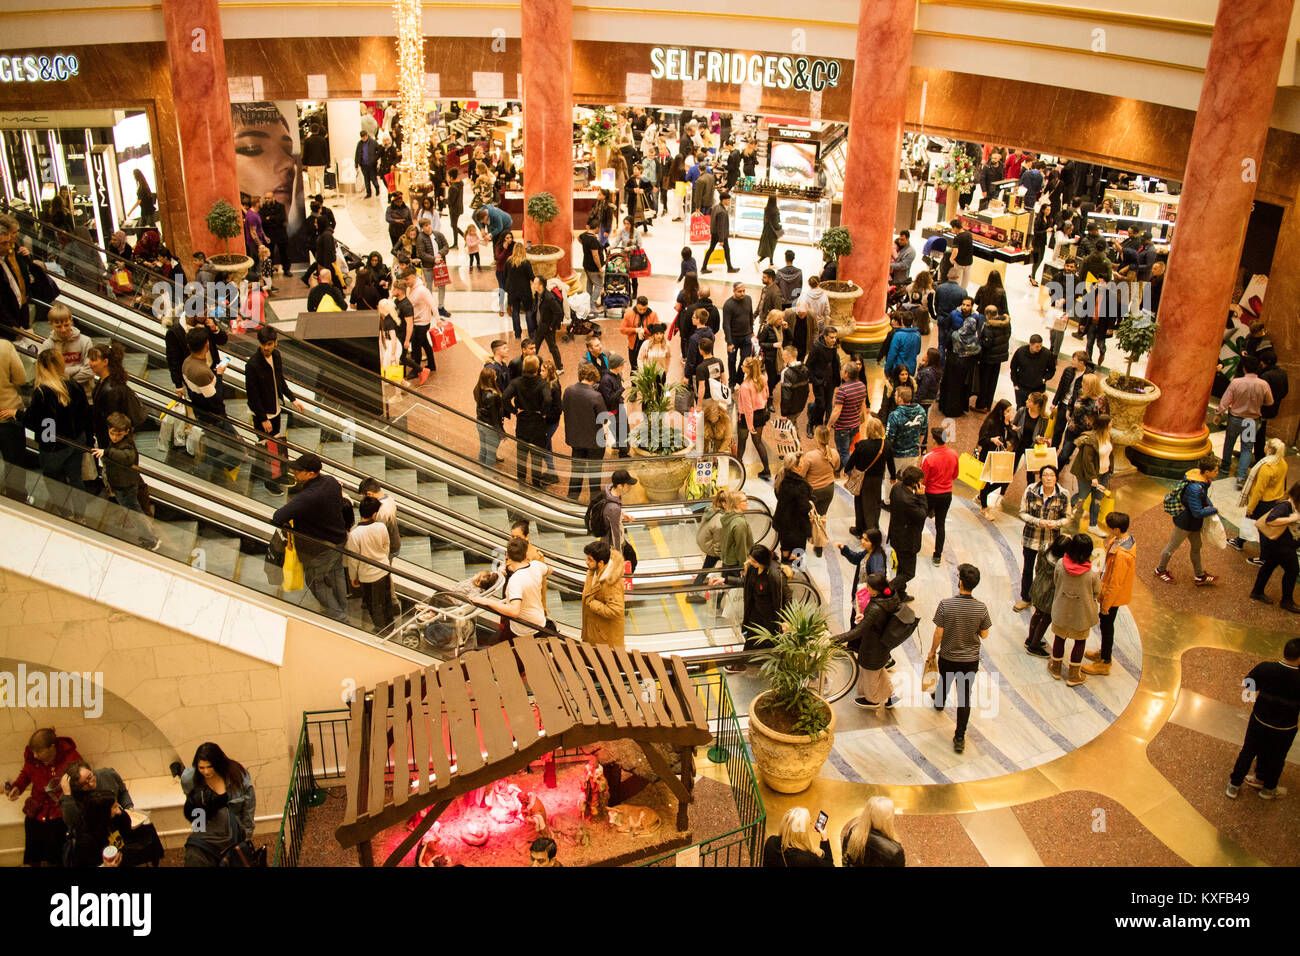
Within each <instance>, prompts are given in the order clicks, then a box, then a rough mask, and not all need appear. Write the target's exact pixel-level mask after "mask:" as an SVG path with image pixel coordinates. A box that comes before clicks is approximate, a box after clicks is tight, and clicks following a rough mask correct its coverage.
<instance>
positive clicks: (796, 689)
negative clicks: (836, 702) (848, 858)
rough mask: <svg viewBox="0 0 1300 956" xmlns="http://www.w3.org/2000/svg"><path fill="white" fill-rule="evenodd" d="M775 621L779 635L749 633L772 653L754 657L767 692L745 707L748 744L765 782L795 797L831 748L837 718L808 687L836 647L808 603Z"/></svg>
mask: <svg viewBox="0 0 1300 956" xmlns="http://www.w3.org/2000/svg"><path fill="white" fill-rule="evenodd" d="M778 573H780V572H778ZM779 618H780V622H781V623H780V627H779V628H778V630H776V631H770V630H768V629H766V628H758V629H756V630H755V631H754V633H753V636H754V640H755V642H756V643H757V644H759V645H767V646H768V647H769V648H770V649H769V650H768V651H766V652H765V653H763V654H762V655H760V657H759V658H758V660H759V672H760V673H761V674H762V676H763V680H764V681H766V683H767V686H768V689H767V690H766V691H765V692H763V693H762V694H760V695H759V696H758V697H756V698H754V700H753V702H752V703H751V704H750V706H749V734H750V737H749V739H750V746H751V748H752V749H753V751H754V759H755V762H756V763H757V764H758V768H759V772H760V773H761V774H762V775H763V780H764V782H765V783H766V784H767V785H768V786H769V787H771V788H772V789H773V790H777V791H779V792H781V793H798V792H800V791H801V790H804V789H806V788H807V787H808V785H809V784H810V783H812V781H813V780H814V779H815V778H816V777H817V774H818V773H819V772H820V771H821V766H822V764H823V763H825V761H826V758H827V757H828V756H829V755H830V751H831V746H832V745H833V743H834V737H835V735H834V727H835V716H834V714H833V713H832V712H831V708H830V704H828V703H827V702H826V699H825V698H824V697H822V696H821V695H820V694H818V693H817V692H816V691H815V690H813V689H812V688H813V687H820V686H821V681H822V678H823V677H824V676H825V675H826V670H827V668H828V667H829V666H830V661H831V654H832V653H833V652H834V650H835V642H834V641H833V640H832V639H831V633H830V628H829V627H828V626H827V624H826V615H825V614H824V613H823V612H822V611H821V609H820V608H818V607H817V606H816V605H815V604H813V603H812V602H810V601H796V602H794V603H791V604H788V605H786V606H785V607H784V608H782V610H781V613H780V615H779Z"/></svg>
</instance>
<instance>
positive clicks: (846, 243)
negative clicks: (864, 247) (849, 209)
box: [817, 226, 853, 262]
mask: <svg viewBox="0 0 1300 956" xmlns="http://www.w3.org/2000/svg"><path fill="white" fill-rule="evenodd" d="M817 248H818V249H820V250H821V251H822V252H823V253H824V254H825V256H826V258H827V259H829V260H831V261H832V262H838V261H839V260H840V259H841V258H843V257H844V256H847V255H848V254H849V253H850V252H852V251H853V237H852V236H850V235H849V231H848V230H847V229H846V228H844V227H843V226H831V227H830V228H829V229H827V230H826V231H825V232H823V233H822V237H821V238H820V239H818V240H817Z"/></svg>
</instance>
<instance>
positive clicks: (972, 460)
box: [957, 452, 984, 491]
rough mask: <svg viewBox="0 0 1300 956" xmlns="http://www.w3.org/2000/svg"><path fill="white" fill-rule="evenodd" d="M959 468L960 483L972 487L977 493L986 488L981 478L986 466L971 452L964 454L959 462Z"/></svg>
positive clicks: (958, 477)
mask: <svg viewBox="0 0 1300 956" xmlns="http://www.w3.org/2000/svg"><path fill="white" fill-rule="evenodd" d="M957 468H958V470H957V480H958V481H960V482H962V483H963V484H967V485H970V486H971V487H972V488H974V489H975V490H976V491H979V490H980V489H981V488H983V487H984V480H983V479H982V478H981V477H980V475H981V473H982V472H983V470H984V464H983V463H982V462H981V461H980V460H979V459H978V458H976V457H975V456H974V455H972V454H971V453H970V452H962V454H961V457H960V458H959V459H958V460H957Z"/></svg>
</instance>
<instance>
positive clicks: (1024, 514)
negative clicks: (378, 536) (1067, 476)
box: [1014, 465, 1070, 612]
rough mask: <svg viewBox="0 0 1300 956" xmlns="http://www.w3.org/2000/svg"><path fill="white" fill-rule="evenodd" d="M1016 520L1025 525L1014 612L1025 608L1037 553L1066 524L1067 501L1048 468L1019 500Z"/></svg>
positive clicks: (1043, 469)
mask: <svg viewBox="0 0 1300 956" xmlns="http://www.w3.org/2000/svg"><path fill="white" fill-rule="evenodd" d="M1020 520H1021V521H1023V522H1024V523H1025V532H1024V536H1023V537H1022V539H1021V547H1022V549H1023V551H1024V559H1025V565H1024V569H1023V570H1022V571H1021V572H1020V600H1019V601H1017V602H1016V605H1015V608H1014V610H1016V611H1017V612H1019V611H1023V610H1024V609H1025V608H1027V607H1029V588H1030V587H1031V586H1032V585H1033V583H1034V564H1035V563H1036V562H1037V561H1038V552H1039V551H1042V550H1043V549H1045V548H1049V547H1051V546H1052V542H1053V541H1055V540H1056V539H1057V538H1059V537H1060V536H1061V529H1062V528H1064V527H1065V526H1066V525H1067V524H1068V523H1069V521H1070V500H1069V498H1068V497H1067V496H1066V494H1065V492H1064V491H1062V490H1061V489H1060V487H1059V486H1058V485H1057V484H1056V469H1055V468H1053V467H1052V466H1051V465H1044V466H1043V467H1042V468H1040V469H1039V471H1038V481H1036V482H1034V483H1033V484H1032V485H1030V486H1029V487H1028V488H1026V489H1025V495H1024V497H1023V498H1021V499H1020Z"/></svg>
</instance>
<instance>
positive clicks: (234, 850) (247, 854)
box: [217, 807, 266, 869]
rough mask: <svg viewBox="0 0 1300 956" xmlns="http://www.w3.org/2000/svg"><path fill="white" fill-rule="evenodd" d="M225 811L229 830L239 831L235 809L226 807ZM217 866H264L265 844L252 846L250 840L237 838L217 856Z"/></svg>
mask: <svg viewBox="0 0 1300 956" xmlns="http://www.w3.org/2000/svg"><path fill="white" fill-rule="evenodd" d="M226 812H227V813H229V814H230V831H231V832H232V833H239V820H238V818H237V817H236V816H235V811H234V810H232V809H230V807H226ZM217 866H226V867H247V868H249V869H251V868H253V867H262V866H266V844H263V845H262V846H253V841H252V840H238V841H236V842H235V843H234V844H232V845H231V846H230V847H229V848H228V849H226V850H225V851H224V852H223V853H222V854H221V856H220V857H218V859H217Z"/></svg>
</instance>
